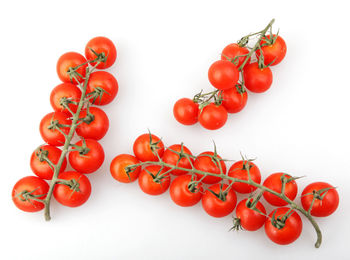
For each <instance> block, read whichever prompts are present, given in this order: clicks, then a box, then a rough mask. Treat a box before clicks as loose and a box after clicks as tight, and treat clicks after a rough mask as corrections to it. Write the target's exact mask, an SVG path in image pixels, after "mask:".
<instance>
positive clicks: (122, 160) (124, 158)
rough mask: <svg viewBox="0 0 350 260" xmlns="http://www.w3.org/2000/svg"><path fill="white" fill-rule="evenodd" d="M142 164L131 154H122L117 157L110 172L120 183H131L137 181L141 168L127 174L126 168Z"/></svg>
mask: <svg viewBox="0 0 350 260" xmlns="http://www.w3.org/2000/svg"><path fill="white" fill-rule="evenodd" d="M138 163H140V161H139V160H137V158H136V157H135V156H132V155H130V154H120V155H118V156H116V157H115V158H114V159H113V160H112V162H111V165H110V172H111V175H112V177H113V178H114V179H116V180H117V181H119V182H124V183H130V182H133V181H135V180H136V179H137V178H138V177H139V174H140V171H141V167H140V166H139V167H137V168H135V169H132V170H130V171H128V172H127V170H126V167H127V166H130V165H134V164H138Z"/></svg>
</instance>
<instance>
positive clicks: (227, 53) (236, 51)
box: [221, 43, 250, 68]
mask: <svg viewBox="0 0 350 260" xmlns="http://www.w3.org/2000/svg"><path fill="white" fill-rule="evenodd" d="M248 53H249V50H248V49H247V48H245V47H240V46H239V45H238V44H237V43H231V44H229V45H227V46H226V47H225V48H224V49H223V51H222V53H221V59H222V60H230V61H231V62H232V61H233V63H234V64H235V65H236V67H237V68H239V67H240V66H241V65H242V63H243V62H244V60H245V59H246V56H244V57H238V58H236V57H237V56H243V55H247V54H248ZM235 58H236V59H235ZM234 59H235V60H234ZM249 63H250V58H248V61H247V63H246V64H249Z"/></svg>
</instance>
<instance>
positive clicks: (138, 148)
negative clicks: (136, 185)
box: [133, 134, 164, 162]
mask: <svg viewBox="0 0 350 260" xmlns="http://www.w3.org/2000/svg"><path fill="white" fill-rule="evenodd" d="M133 150H134V154H135V156H136V158H137V159H139V160H140V161H141V162H146V161H158V156H157V155H156V154H157V153H158V155H159V157H162V156H163V153H164V144H163V142H162V140H160V139H159V138H158V137H157V136H155V135H153V134H151V135H150V134H143V135H140V136H139V137H137V138H136V140H135V142H134V146H133Z"/></svg>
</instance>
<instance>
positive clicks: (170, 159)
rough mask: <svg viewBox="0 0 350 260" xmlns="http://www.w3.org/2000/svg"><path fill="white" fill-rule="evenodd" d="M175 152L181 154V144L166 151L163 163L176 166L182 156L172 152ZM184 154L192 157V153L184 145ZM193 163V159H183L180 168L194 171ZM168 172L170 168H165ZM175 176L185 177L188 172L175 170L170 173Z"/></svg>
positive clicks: (179, 164)
mask: <svg viewBox="0 0 350 260" xmlns="http://www.w3.org/2000/svg"><path fill="white" fill-rule="evenodd" d="M169 149H171V150H174V151H175V152H179V153H180V152H181V144H174V145H171V146H169V147H168V149H166V150H165V152H164V153H163V157H162V160H163V162H165V163H167V164H171V165H174V166H175V165H176V164H177V161H178V160H179V158H180V156H179V155H178V154H176V153H174V152H173V151H171V150H169ZM182 149H183V152H184V153H185V154H189V155H192V153H191V151H190V150H189V149H188V148H187V147H186V146H184V145H183V148H182ZM190 161H191V162H192V163H193V159H192V158H191V157H190V160H188V159H187V158H186V157H182V158H181V159H180V161H179V163H178V166H179V167H181V168H186V169H192V166H191V162H190ZM165 168H166V169H167V170H169V169H170V168H168V167H165ZM170 173H171V174H173V175H176V176H179V175H183V174H186V173H188V172H187V171H183V170H178V169H174V170H172V171H171V172H170Z"/></svg>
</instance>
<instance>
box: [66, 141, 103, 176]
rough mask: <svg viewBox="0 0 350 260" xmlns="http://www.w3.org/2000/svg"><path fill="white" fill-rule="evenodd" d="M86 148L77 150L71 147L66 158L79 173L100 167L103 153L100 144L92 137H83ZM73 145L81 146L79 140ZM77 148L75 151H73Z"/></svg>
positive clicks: (92, 170)
mask: <svg viewBox="0 0 350 260" xmlns="http://www.w3.org/2000/svg"><path fill="white" fill-rule="evenodd" d="M85 143H86V148H83V150H81V151H79V149H76V148H75V147H73V148H72V149H73V151H72V152H70V153H69V156H68V159H69V163H70V165H71V166H72V168H73V169H74V170H76V171H78V172H80V173H92V172H95V171H96V170H97V169H98V168H100V167H101V165H102V163H103V161H104V159H105V153H104V151H103V147H102V145H100V144H99V142H97V141H96V140H94V139H85ZM75 145H77V146H83V141H82V140H80V141H79V142H77V143H76V144H75ZM74 150H77V151H74Z"/></svg>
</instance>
